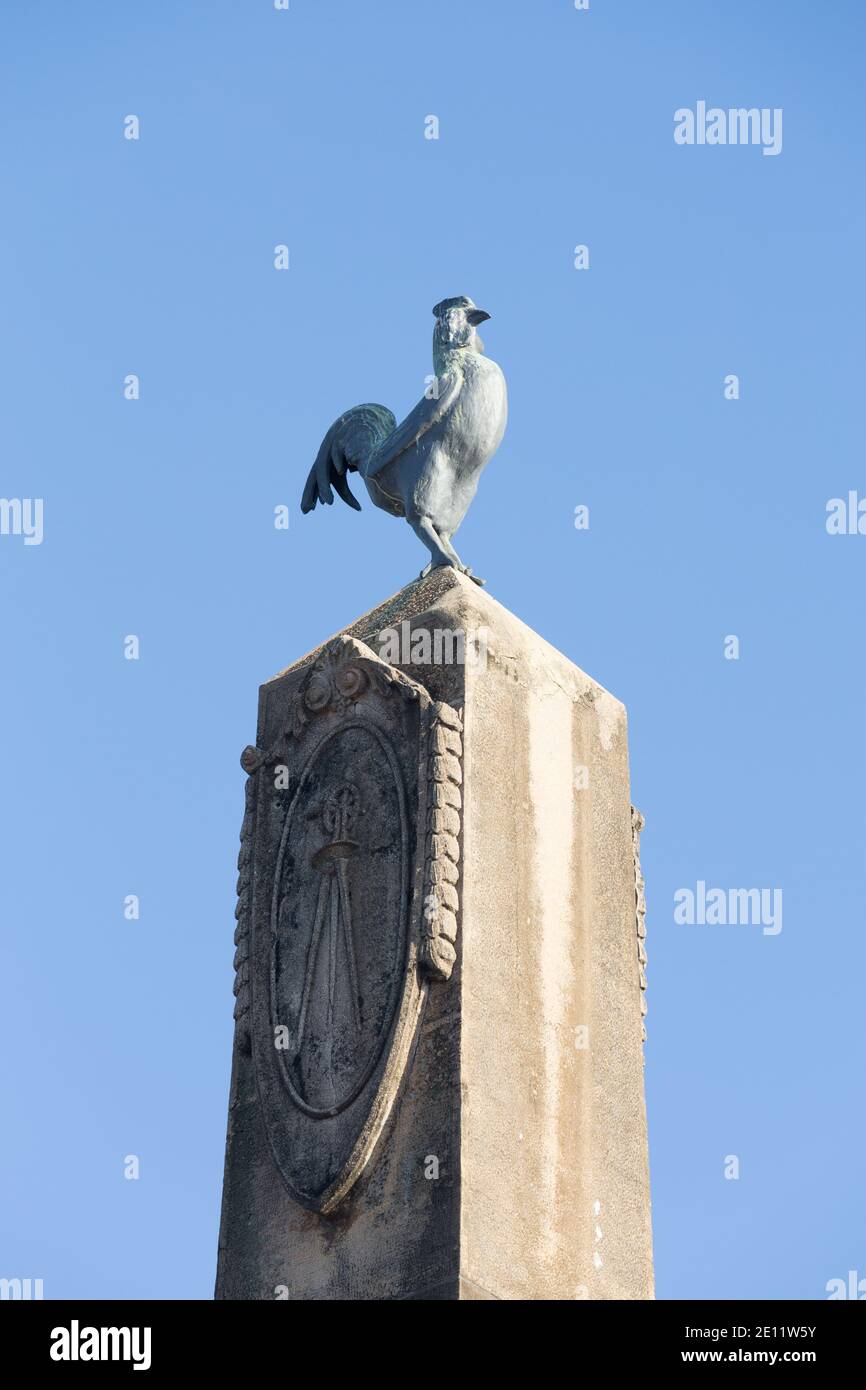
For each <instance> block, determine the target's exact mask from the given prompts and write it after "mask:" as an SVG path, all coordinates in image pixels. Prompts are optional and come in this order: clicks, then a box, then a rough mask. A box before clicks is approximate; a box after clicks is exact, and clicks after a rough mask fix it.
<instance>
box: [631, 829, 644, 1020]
mask: <svg viewBox="0 0 866 1390" xmlns="http://www.w3.org/2000/svg"><path fill="white" fill-rule="evenodd" d="M645 825H646V820H645V819H644V817H643V816H642V815H641V813H640V811H639V810H638V809H637V807H636V806H632V808H631V842H632V848H633V851H634V904H635V924H636V928H637V962H638V965H637V968H638V981H639V983H640V990H641V995H640V1012H641V1023H640V1035H641V1040H642V1041H643V1042H646V1024H645V1023H644V1019H645V1018H646V1012H647V1007H646V987H647V978H646V964H647V954H646V893H645V889H646V884H645V882H644V876H643V873H642V872H641V867H640V832H641V831H642V830H643V828H644V826H645Z"/></svg>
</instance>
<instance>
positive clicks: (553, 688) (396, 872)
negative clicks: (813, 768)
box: [216, 568, 653, 1300]
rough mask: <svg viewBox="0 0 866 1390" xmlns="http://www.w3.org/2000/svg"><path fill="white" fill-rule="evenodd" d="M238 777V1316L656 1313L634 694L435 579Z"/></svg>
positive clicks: (261, 736) (352, 654)
mask: <svg viewBox="0 0 866 1390" xmlns="http://www.w3.org/2000/svg"><path fill="white" fill-rule="evenodd" d="M242 764H243V767H244V770H245V772H246V774H247V781H246V814H245V816H244V824H243V830H242V836H241V841H242V842H241V853H240V861H239V864H240V877H239V898H238V927H237V933H236V943H237V954H236V972H237V973H236V986H235V989H236V995H237V1003H236V1010H235V1017H236V1033H235V1046H234V1059H233V1069H232V1082H231V1097H230V1105H229V1124H228V1142H227V1149H226V1164H225V1182H224V1192H223V1210H222V1226H221V1232H220V1248H219V1267H218V1275H217V1289H216V1295H217V1297H218V1298H223V1299H268V1300H270V1299H277V1300H279V1299H290V1300H299V1299H491V1298H492V1299H648V1298H652V1297H653V1275H652V1249H651V1230H650V1201H649V1178H648V1165H647V1138H646V1118H645V1110H644V1088H643V1058H642V1050H643V1049H642V1031H643V1024H642V1013H643V1007H642V1004H643V994H642V990H643V987H644V986H645V983H646V981H645V977H644V973H643V965H644V962H645V959H646V957H645V954H644V942H643V934H644V926H643V917H644V907H643V880H642V878H641V875H640V866H639V863H638V857H637V836H638V832H639V828H640V826H641V824H642V819H641V817H640V816H639V815H638V813H637V812H635V811H634V810H633V808H632V805H631V798H630V792H629V772H628V750H627V735H626V713H625V709H624V707H623V705H622V704H621V703H620V702H619V701H618V700H616V699H615V698H614V697H613V696H612V695H610V694H608V693H607V691H605V690H604V689H602V687H601V686H599V685H597V684H596V683H595V681H593V680H591V679H590V678H589V677H588V676H586V675H585V674H584V673H583V672H582V671H580V670H579V669H578V668H577V667H576V666H574V665H573V664H572V663H571V662H570V661H569V660H567V658H565V657H564V656H562V655H561V654H560V653H559V652H557V651H556V650H555V649H554V648H553V647H551V646H549V645H548V644H547V643H546V642H545V641H543V640H542V639H541V638H540V637H538V636H537V635H536V634H535V633H534V632H532V631H531V630H530V629H529V628H527V627H526V626H525V625H524V624H523V623H521V622H520V621H519V620H518V619H517V618H515V617H514V616H513V615H512V614H511V613H509V612H508V611H507V610H506V609H504V608H503V607H502V606H501V605H500V604H498V603H497V602H496V601H495V600H494V599H493V598H491V597H490V596H489V595H488V594H487V593H486V592H485V591H483V590H481V589H480V588H478V586H477V585H475V584H473V583H472V582H471V580H469V579H467V578H466V577H465V576H464V575H462V574H460V573H459V572H457V571H456V570H455V569H453V568H439V569H435V570H433V571H432V573H431V574H430V575H429V576H428V577H427V578H425V579H421V580H419V581H416V582H415V583H414V584H411V585H409V586H408V587H407V588H405V589H403V590H401V592H400V593H398V594H397V595H395V596H394V598H392V599H391V600H389V601H388V602H387V603H385V604H384V605H382V606H381V607H380V608H377V609H375V610H374V611H373V612H371V613H369V614H367V615H366V616H365V617H363V618H361V619H359V620H358V621H357V622H356V623H354V624H353V625H352V626H351V627H349V628H348V629H346V630H345V631H344V632H342V633H341V634H339V636H337V637H336V638H333V639H331V640H330V641H328V642H326V643H325V644H324V645H323V646H322V647H320V648H319V649H318V650H316V651H314V652H312V653H311V654H309V655H308V656H306V657H304V658H303V659H302V660H300V661H298V662H297V663H296V664H295V665H294V666H291V667H289V668H288V670H286V671H283V672H282V673H281V674H280V675H278V676H276V677H275V678H274V679H273V680H270V681H268V682H266V684H265V685H263V686H262V688H261V691H260V701H259V718H258V730H257V736H256V743H255V745H254V746H250V747H249V748H247V749H246V750H245V752H244V754H243V757H242Z"/></svg>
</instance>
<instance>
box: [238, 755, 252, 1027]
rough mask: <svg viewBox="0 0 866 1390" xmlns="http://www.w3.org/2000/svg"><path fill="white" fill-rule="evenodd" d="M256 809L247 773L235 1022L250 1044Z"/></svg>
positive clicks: (242, 844) (239, 880)
mask: <svg viewBox="0 0 866 1390" xmlns="http://www.w3.org/2000/svg"><path fill="white" fill-rule="evenodd" d="M255 813H256V778H255V775H254V774H252V775H251V776H249V777H247V781H246V786H245V788H244V818H243V823H242V824H241V847H240V852H239V853H238V901H237V906H236V908H235V917H236V918H237V926H236V928H235V947H236V948H237V949H236V950H235V962H234V964H235V983H234V992H235V1023H236V1025H237V1032H238V1043H239V1044H240V1045H242V1046H243V1047H244V1049H245V1050H247V1051H248V1050H249V1046H250V1023H249V1017H248V1015H249V1008H250V960H249V957H250V916H251V912H252V877H253V875H252V852H253V822H254V820H255Z"/></svg>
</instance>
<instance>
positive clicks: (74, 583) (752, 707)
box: [0, 0, 866, 1299]
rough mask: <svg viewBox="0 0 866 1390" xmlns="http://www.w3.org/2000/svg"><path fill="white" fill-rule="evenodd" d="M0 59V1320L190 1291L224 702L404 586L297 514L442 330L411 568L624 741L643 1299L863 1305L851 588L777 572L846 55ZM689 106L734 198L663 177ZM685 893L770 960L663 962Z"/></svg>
mask: <svg viewBox="0 0 866 1390" xmlns="http://www.w3.org/2000/svg"><path fill="white" fill-rule="evenodd" d="M0 50H2V55H3V56H2V69H3V71H2V82H0V106H2V119H3V137H2V139H3V173H2V180H3V187H4V192H5V195H6V196H5V199H4V203H5V212H4V216H3V219H2V224H0V250H2V266H3V281H4V289H3V308H4V312H3V330H2V335H0V354H2V395H3V408H2V417H0V418H2V424H0V430H2V474H0V479H2V481H0V493H2V494H3V495H4V496H6V497H8V498H15V497H18V498H28V497H29V498H37V497H41V498H43V499H44V506H45V511H44V540H43V543H42V544H41V545H39V546H35V545H34V546H25V545H24V544H23V538H22V537H15V536H0V580H2V633H3V661H4V679H3V681H2V688H0V737H2V744H3V770H4V777H3V792H2V836H0V846H2V849H0V853H2V884H3V889H2V899H3V911H2V917H3V928H4V930H3V967H4V969H3V973H4V979H5V988H4V991H3V1007H2V1010H0V1016H2V1030H3V1047H2V1055H3V1070H4V1076H3V1082H2V1088H3V1089H2V1093H3V1111H4V1129H5V1136H6V1137H5V1139H4V1143H3V1146H2V1155H0V1163H2V1168H0V1191H2V1194H3V1196H2V1203H0V1206H2V1217H0V1266H2V1268H0V1274H2V1275H6V1276H19V1277H27V1276H31V1277H42V1278H44V1280H45V1294H46V1297H64V1296H82V1297H91V1296H93V1297H96V1296H110V1295H114V1296H118V1297H122V1298H126V1297H136V1296H147V1297H158V1298H190V1297H210V1295H211V1293H212V1288H213V1277H214V1268H215V1258H216V1243H217V1227H218V1211H219V1197H220V1185H221V1179H222V1163H223V1143H224V1134H225V1121H226V1102H227V1093H228V1079H229V1065H230V1055H231V1038H232V1032H231V1007H232V997H231V982H232V971H231V961H232V951H233V947H232V930H233V926H234V923H233V915H232V914H233V910H234V885H235V871H234V861H235V855H236V851H237V834H238V829H239V825H240V820H241V814H242V809H243V804H242V802H243V774H242V773H241V770H240V768H239V766H238V755H239V753H240V751H241V749H242V748H243V746H244V745H245V744H246V743H247V742H249V741H251V740H252V739H253V737H254V733H255V722H254V721H255V711H256V689H257V685H258V683H259V682H260V681H261V680H264V679H266V678H267V677H269V676H271V675H272V674H273V673H274V672H275V671H277V670H278V669H279V668H281V667H282V666H285V665H287V664H289V663H290V662H291V661H293V660H294V659H295V658H296V657H298V656H300V655H301V654H302V653H304V652H305V651H307V650H308V649H309V648H310V647H312V646H313V645H315V644H316V643H317V642H318V641H319V640H320V639H322V638H323V637H324V636H325V635H327V634H329V633H331V632H333V631H336V630H338V629H339V628H340V627H342V626H344V625H345V624H347V623H348V622H350V621H351V620H352V619H354V618H355V617H356V616H358V615H360V614H361V613H363V612H365V611H366V610H367V609H368V608H370V607H372V606H373V605H375V604H376V603H377V602H378V601H380V600H381V599H383V598H384V597H385V596H387V595H388V594H390V593H391V592H393V591H394V590H395V589H397V588H399V587H400V586H401V584H403V583H405V582H406V581H408V580H409V579H410V578H412V577H413V576H414V575H415V574H416V573H417V571H418V569H419V568H420V566H421V564H422V563H423V561H424V554H423V552H422V550H421V548H420V546H419V543H418V541H417V540H416V538H415V537H414V536H413V535H412V533H411V532H410V530H409V528H408V527H406V526H402V525H398V524H397V523H395V522H394V521H393V520H392V519H390V518H389V517H387V516H386V515H385V514H384V513H382V512H375V511H373V509H372V508H370V507H369V506H366V505H365V509H364V514H363V516H361V517H359V516H357V515H356V514H355V513H353V512H350V511H349V510H348V509H346V508H343V507H341V506H340V505H339V504H338V505H336V506H335V507H334V508H333V509H332V510H329V511H328V512H326V513H323V512H319V513H317V514H316V515H315V516H312V517H301V515H300V513H299V512H298V511H297V502H298V498H299V495H300V490H301V486H302V482H303V479H304V477H305V474H306V472H307V469H308V468H309V465H310V462H311V460H312V458H313V456H314V454H315V451H316V448H317V446H318V444H319V440H320V438H321V435H322V433H323V431H324V429H325V427H326V426H327V425H328V424H329V423H330V421H331V420H332V419H333V418H334V416H335V415H337V414H338V413H339V412H340V411H341V410H342V409H344V408H345V407H347V406H349V405H351V404H354V403H355V402H358V401H364V400H380V401H382V402H384V403H385V404H386V405H389V406H391V407H392V408H393V409H394V410H395V411H396V412H397V414H398V415H401V414H403V413H405V411H406V410H408V408H409V407H410V406H411V405H412V404H414V402H415V401H416V400H417V398H418V397H419V395H420V394H421V390H422V389H423V382H424V377H425V375H426V374H427V373H428V372H430V371H431V365H430V335H431V330H432V325H433V320H432V317H431V313H430V310H431V307H432V305H433V304H434V303H435V302H436V301H437V300H438V299H441V298H442V297H444V296H448V295H455V294H469V295H471V296H472V297H473V298H474V299H475V300H476V302H477V303H479V304H480V305H482V306H483V307H485V308H486V309H488V310H490V312H491V313H492V314H493V318H492V320H491V322H490V323H489V324H487V325H486V326H485V331H484V338H485V341H486V343H487V348H488V351H489V353H490V355H491V356H492V357H494V358H495V359H496V360H497V361H498V362H500V364H501V365H502V366H503V368H504V370H505V371H506V374H507V376H508V380H509V386H510V393H511V420H510V425H509V429H508V433H507V435H506V438H505V441H504V444H503V446H502V448H501V450H500V452H499V454H498V456H497V457H496V459H495V461H494V462H493V464H492V465H491V466H490V468H489V469H488V471H487V473H486V475H485V477H484V480H483V483H482V487H481V491H480V493H479V497H478V500H477V501H476V504H475V506H474V509H473V510H472V512H471V513H470V515H469V517H468V519H467V521H466V523H465V526H464V528H463V530H462V531H461V534H460V538H459V540H460V549H461V551H462V552H464V553H465V558H466V559H467V561H468V562H469V563H471V564H472V565H473V566H474V567H475V568H476V569H477V570H478V571H479V572H480V573H481V574H483V575H485V576H486V578H487V580H488V583H489V587H490V591H491V593H492V594H493V595H494V596H495V597H496V598H498V599H499V600H500V601H501V602H503V603H504V604H506V605H507V606H508V607H509V608H511V609H513V611H514V612H516V613H517V614H518V615H519V616H520V617H521V618H523V619H524V620H525V621H526V622H527V623H528V624H530V626H532V627H534V628H535V629H536V630H537V631H539V632H540V633H541V634H542V635H543V636H545V637H546V638H548V639H549V640H550V641H551V642H553V643H554V644H555V645H556V646H557V647H559V648H560V649H561V650H562V651H564V652H565V653H567V655H568V656H569V657H570V658H571V659H572V660H574V661H575V662H576V663H577V664H578V665H579V666H581V667H582V668H583V669H584V670H586V671H587V672H588V673H589V674H591V675H592V676H593V677H594V678H595V679H597V680H598V681H600V682H601V683H602V684H603V685H604V686H606V687H607V688H608V689H610V690H611V691H613V692H614V694H616V695H617V696H619V697H620V698H621V699H622V700H624V701H625V703H626V704H627V706H628V709H629V713H630V738H631V758H632V774H633V798H634V800H635V802H636V803H637V804H638V805H639V806H640V807H641V808H642V810H643V811H644V813H645V815H646V817H647V829H646V831H645V834H644V844H643V861H644V870H645V873H646V878H647V894H648V902H649V961H650V964H649V980H650V990H649V1008H650V1012H649V1018H648V1029H649V1042H648V1044H647V1048H646V1076H647V1093H648V1107H649V1123H650V1154H651V1171H652V1186H653V1201H654V1226H655V1250H656V1266H657V1281H658V1293H659V1296H660V1297H665V1298H672V1297H686V1298H696V1299H703V1298H713V1297H735V1296H736V1297H747V1298H757V1297H765V1296H780V1297H785V1298H793V1297H804V1298H822V1297H825V1296H826V1294H825V1292H824V1289H825V1284H826V1282H827V1281H828V1279H831V1278H834V1277H845V1276H846V1275H847V1271H848V1270H849V1269H851V1268H856V1269H858V1270H859V1272H860V1275H861V1277H864V1276H866V1188H864V1183H863V1147H864V1142H866V1135H864V1107H863V1076H864V1069H866V1067H864V1064H866V1057H864V1006H863V993H864V981H866V969H864V966H866V962H864V940H866V912H864V903H866V868H864V830H863V821H864V813H863V773H864V767H863V762H864V759H863V735H862V715H863V682H864V625H863V571H864V562H866V536H846V537H838V536H837V537H831V536H829V535H828V534H827V531H826V529H825V508H826V503H827V501H828V499H830V498H832V497H837V496H843V497H844V496H846V495H847V493H848V491H849V489H858V488H859V489H860V493H861V495H864V496H866V468H864V448H863V419H862V399H863V391H862V380H861V378H862V373H863V327H862V326H863V322H864V303H863V299H864V295H863V290H864V276H863V270H862V266H863V245H864V239H866V238H864V231H866V228H864V179H863V164H862V147H863V125H864V122H863V106H862V103H863V86H862V83H863V71H864V63H866V6H864V5H863V4H862V3H860V0H835V3H833V4H832V5H830V4H824V5H817V4H814V3H811V0H764V3H762V4H760V5H757V4H755V3H754V0H727V3H725V4H724V5H720V4H716V3H709V0H665V2H664V3H657V4H647V3H645V0H640V2H638V0H629V2H628V3H613V0H591V8H590V10H589V12H588V13H579V12H577V11H576V10H575V9H574V7H573V4H572V3H571V0H544V2H543V3H537V2H536V3H528V0H527V3H523V2H522V0H473V3H472V4H467V3H466V0H438V3H437V4H436V5H429V4H422V3H414V4H410V3H406V0H378V3H376V4H365V5H359V4H357V3H355V0H291V9H290V11H289V12H288V13H281V12H277V11H275V10H274V9H273V5H272V3H271V0H235V2H234V3H229V2H228V0H208V2H207V3H206V2H205V0H198V2H197V3H195V2H194V0H193V2H190V3H184V4H179V3H175V2H174V0H172V2H171V3H170V2H169V0H151V3H148V4H117V3H116V2H115V0H111V3H109V0H94V2H92V3H89V4H87V5H69V4H64V3H60V0H51V2H48V0H44V2H43V3H40V4H38V5H34V4H28V3H25V0H17V2H16V0H9V2H8V3H7V4H5V5H4V6H3V14H2V20H0ZM699 100H706V101H707V102H708V104H709V105H719V106H722V107H725V108H727V107H729V106H734V107H736V106H756V107H760V108H763V107H768V108H775V107H780V108H782V110H783V112H784V124H783V132H784V137H783V149H782V153H781V154H780V155H779V156H777V157H775V158H767V157H764V156H763V155H762V153H761V150H760V149H759V148H755V147H751V146H749V147H742V146H736V147H732V146H727V147H709V146H704V147H691V148H690V147H680V146H678V145H676V144H675V143H674V140H673V128H674V119H673V116H674V111H675V110H676V109H677V108H680V107H684V106H690V107H692V108H694V107H695V104H696V103H697V101H699ZM129 114H135V115H137V116H138V117H139V118H140V122H141V132H140V133H141V138H140V140H139V141H137V142H135V141H129V140H126V139H124V138H123V120H124V117H125V116H127V115H129ZM431 114H432V115H437V116H438V117H439V121H440V138H439V139H438V141H432V140H425V138H424V120H425V117H426V116H428V115H431ZM278 243H285V244H287V245H288V246H289V247H290V257H291V268H290V270H289V271H288V272H278V271H276V270H275V269H274V268H273V248H274V246H275V245H277V244H278ZM578 243H584V244H586V245H588V247H589V249H590V268H589V270H588V271H580V272H579V271H576V270H575V269H574V268H573V264H572V261H573V248H574V246H575V245H576V244H578ZM129 373H135V374H137V375H139V376H140V381H141V398H140V400H138V401H127V400H125V399H124V397H123V380H124V377H125V376H126V375H127V374H129ZM730 373H735V374H737V375H738V376H739V378H740V383H741V387H740V391H741V394H740V399H739V400H737V401H728V400H725V398H724V394H723V383H724V378H725V376H726V375H728V374H730ZM280 503H289V504H291V506H292V509H293V510H292V520H291V527H290V529H289V531H288V532H283V531H277V530H275V529H274V526H273V509H274V507H275V506H277V505H278V504H280ZM578 504H585V505H587V506H589V508H590V529H589V530H588V531H583V532H581V531H577V530H575V528H574V525H573V515H574V508H575V506H577V505H578ZM128 634H136V635H137V636H138V637H139V638H140V643H141V657H140V660H139V661H137V662H135V661H127V660H125V659H124V655H123V640H124V637H125V636H126V635H128ZM731 634H733V635H737V636H738V637H739V640H740V659H739V660H738V661H729V660H726V659H725V658H724V654H723V643H724V639H725V637H726V636H728V635H731ZM698 880H704V881H705V882H706V883H707V884H708V885H709V886H722V887H724V888H730V887H744V888H749V887H771V888H774V887H779V888H781V889H782V890H783V895H784V899H783V901H784V918H783V929H782V931H781V933H780V934H779V935H777V936H765V935H763V933H762V932H761V929H760V927H759V926H739V927H730V926H729V927H718V926H716V927H712V926H691V927H689V926H679V925H677V924H675V923H674V920H673V897H674V893H675V892H676V890H677V889H678V888H681V887H689V886H691V887H694V886H695V884H696V883H697V881H698ZM128 894H137V895H139V896H140V900H141V917H140V920H139V921H137V922H130V921H126V920H125V919H124V915H123V902H124V898H125V897H126V895H128ZM127 1154H136V1155H138V1156H139V1158H140V1163H141V1177H140V1179H139V1180H138V1181H137V1182H130V1181H126V1180H125V1179H124V1176H123V1159H124V1156H125V1155H127ZM727 1155H736V1156H738V1158H739V1161H740V1178H739V1180H737V1181H728V1180H726V1179H725V1177H724V1165H725V1158H726V1156H727Z"/></svg>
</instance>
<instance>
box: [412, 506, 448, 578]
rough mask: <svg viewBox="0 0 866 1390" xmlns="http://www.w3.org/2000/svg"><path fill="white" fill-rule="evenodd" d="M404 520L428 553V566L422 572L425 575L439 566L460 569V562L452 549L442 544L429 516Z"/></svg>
mask: <svg viewBox="0 0 866 1390" xmlns="http://www.w3.org/2000/svg"><path fill="white" fill-rule="evenodd" d="M406 520H407V521H408V522H409V525H410V526H411V527H412V530H413V531H414V532H415V535H416V536H417V537H418V539H419V541H423V542H424V544H425V545H426V547H427V549H428V550H429V551H430V564H429V565H428V567H427V569H426V570H425V571H424V573H425V574H429V572H430V570H431V569H437V568H438V567H439V565H454V566H455V568H456V569H460V568H461V565H460V560H459V558H458V556H457V554H456V552H455V551H454V549H453V547H452V546H450V545H447V546H446V544H444V543H443V542H442V540H441V539H440V537H439V534H438V533H437V531H436V528H435V527H434V525H433V522H432V521H431V520H430V518H429V516H418V517H415V518H414V520H413V518H412V517H408V516H407V518H406ZM449 551H450V552H451V553H450V554H449Z"/></svg>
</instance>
